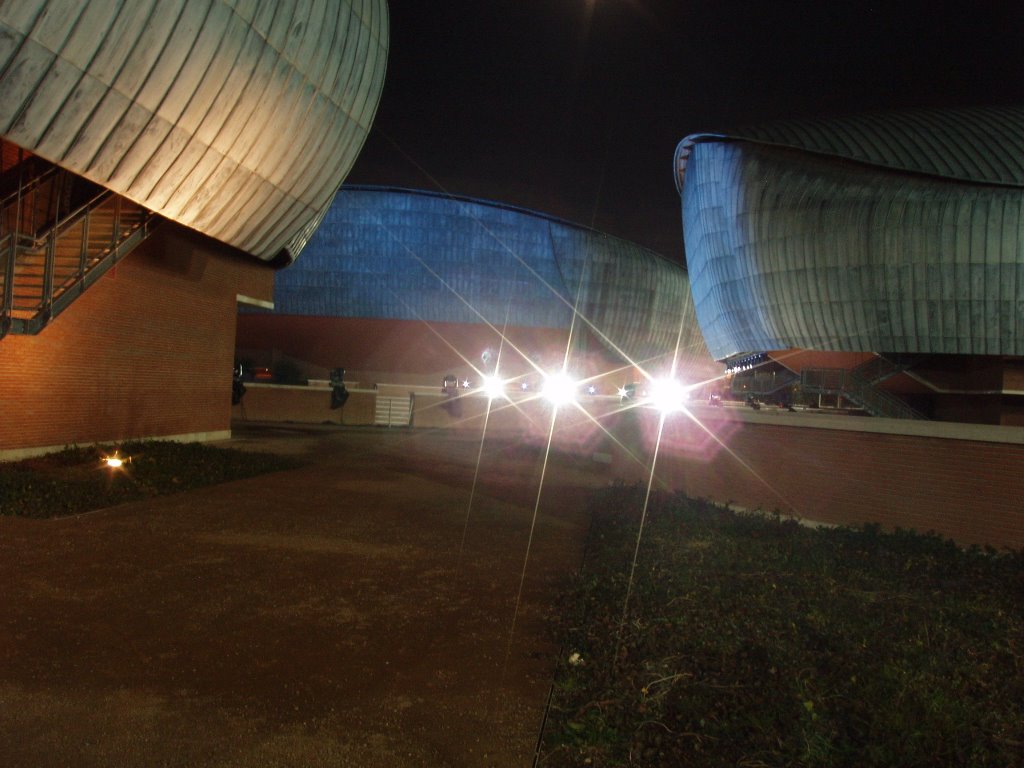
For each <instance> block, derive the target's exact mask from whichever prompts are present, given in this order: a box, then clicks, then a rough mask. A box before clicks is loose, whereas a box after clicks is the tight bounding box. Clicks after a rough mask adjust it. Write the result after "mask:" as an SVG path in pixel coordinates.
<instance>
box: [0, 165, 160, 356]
mask: <svg viewBox="0 0 1024 768" xmlns="http://www.w3.org/2000/svg"><path fill="white" fill-rule="evenodd" d="M40 167H42V168H43V170H42V172H41V173H40V176H39V177H37V178H34V179H30V180H28V181H26V182H25V183H24V184H23V185H22V186H21V187H20V188H19V189H18V190H17V191H16V192H13V193H10V194H8V195H7V196H6V197H5V198H3V199H2V200H0V298H2V300H3V303H2V313H0V338H2V337H3V336H4V335H6V334H7V333H27V334H34V333H38V332H39V331H40V330H42V328H43V327H45V326H46V324H47V323H49V322H50V320H52V319H53V317H55V316H56V315H57V314H59V313H60V312H61V311H63V310H64V309H65V308H66V307H67V306H68V305H69V304H70V303H71V302H72V301H73V300H74V299H75V298H77V296H79V295H80V294H81V293H82V292H83V291H84V290H85V289H86V288H87V287H88V286H89V285H91V284H92V283H93V282H95V281H96V280H97V279H99V277H100V276H101V275H102V274H103V273H105V272H106V271H107V270H108V269H109V268H110V267H111V266H113V265H114V264H115V263H116V262H117V261H118V260H119V259H121V258H123V257H124V255H125V254H127V253H128V252H129V251H130V250H131V249H132V248H134V247H135V246H136V245H138V243H139V242H141V241H142V240H143V239H145V238H146V237H147V236H148V234H149V231H150V230H151V229H152V226H153V225H154V224H155V223H156V218H155V217H154V216H153V214H152V213H151V212H150V211H148V210H146V209H145V208H142V207H141V206H138V205H136V204H134V203H132V202H131V201H129V200H126V199H124V198H121V197H119V196H117V195H115V194H114V193H112V192H110V191H108V190H104V189H102V188H101V187H97V186H95V185H93V184H91V183H89V182H87V181H85V180H83V179H79V178H78V177H75V176H74V175H72V174H70V173H68V172H66V171H62V170H60V169H57V168H55V167H53V166H42V165H40ZM62 211H63V215H59V214H60V212H62Z"/></svg>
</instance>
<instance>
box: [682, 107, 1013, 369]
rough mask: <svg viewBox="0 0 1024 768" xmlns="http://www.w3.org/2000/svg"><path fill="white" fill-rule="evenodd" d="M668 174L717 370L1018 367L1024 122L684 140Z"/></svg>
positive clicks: (839, 128)
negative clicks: (798, 356) (760, 361)
mask: <svg viewBox="0 0 1024 768" xmlns="http://www.w3.org/2000/svg"><path fill="white" fill-rule="evenodd" d="M676 171H677V184H678V187H679V190H680V194H681V197H682V209H683V231H684V239H685V245H686V258H687V264H688V268H689V274H690V279H691V282H692V287H693V295H694V301H695V304H696V312H697V318H698V320H699V322H700V327H701V329H702V330H703V333H704V337H705V339H706V341H707V344H708V348H709V350H710V351H711V353H712V355H713V356H714V357H715V358H716V359H719V360H722V359H725V358H728V357H730V356H732V355H736V354H739V353H743V352H751V351H765V350H777V349H785V348H790V347H801V348H809V349H826V350H849V351H872V352H879V353H885V352H906V353H953V354H980V355H1024V108H1020V107H1007V108H988V109H974V110H957V111H921V112H910V113H902V114H878V115H869V116H862V117H858V118H855V119H847V120H807V121H792V122H780V123H775V124H769V125H764V126H761V127H755V128H750V129H746V130H742V131H737V132H729V133H720V134H712V133H703V134H695V135H692V136H689V137H687V138H686V139H684V140H683V141H682V142H681V143H680V144H679V146H678V148H677V150H676Z"/></svg>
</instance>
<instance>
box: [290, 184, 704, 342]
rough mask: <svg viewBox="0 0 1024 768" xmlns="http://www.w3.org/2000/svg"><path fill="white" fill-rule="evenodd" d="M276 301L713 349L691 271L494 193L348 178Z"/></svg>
mask: <svg viewBox="0 0 1024 768" xmlns="http://www.w3.org/2000/svg"><path fill="white" fill-rule="evenodd" d="M274 304H275V312H277V313H282V314H303V315H319V316H333V317H371V318H390V319H408V320H414V319H415V320H426V321H431V322H456V323H487V324H491V325H493V326H495V327H497V328H501V327H502V325H503V324H505V323H508V324H509V325H513V326H527V327H548V328H568V327H569V326H570V324H572V323H573V322H574V311H573V308H574V307H578V308H579V314H578V316H577V318H576V321H575V322H577V323H584V324H586V325H588V326H589V327H590V328H591V329H592V330H593V331H594V333H595V334H596V335H597V336H598V338H599V339H601V340H602V341H603V342H604V343H605V344H606V345H607V346H608V347H609V348H610V349H611V350H613V351H615V352H617V353H619V354H620V355H621V356H622V357H624V358H625V359H627V360H642V359H648V358H652V357H656V356H660V355H664V354H666V353H667V354H671V353H672V352H673V350H674V349H675V345H676V343H677V340H678V338H679V334H680V329H681V328H682V333H683V336H682V341H681V347H680V348H681V353H682V354H683V355H684V356H693V357H699V358H700V359H701V360H702V361H708V360H709V359H710V358H709V356H708V354H707V350H706V348H705V347H704V342H703V339H702V338H701V335H700V331H699V329H698V327H697V322H696V316H695V314H694V310H693V299H692V297H691V295H690V286H689V280H688V278H687V276H686V271H685V270H684V269H683V268H682V267H681V266H680V265H678V264H675V263H672V262H669V261H667V260H666V259H664V258H662V257H661V256H659V255H657V254H655V253H654V252H652V251H649V250H647V249H645V248H642V247H641V246H638V245H636V244H634V243H630V242H627V241H625V240H620V239H619V238H615V237H612V236H610V235H606V234H603V233H601V232H597V231H594V230H592V229H587V228H585V227H581V226H577V225H574V224H570V223H569V222H566V221H562V220H560V219H556V218H553V217H550V216H547V215H544V214H539V213H535V212H532V211H527V210H525V209H522V208H515V207H511V206H506V205H501V204H497V203H493V202H488V201H483V200H473V199H470V198H462V197H453V196H450V195H441V194H435V193H430V192H422V191H415V190H407V189H396V188H385V187H354V186H346V187H343V188H342V189H341V190H340V191H339V193H338V195H337V197H336V198H335V201H334V204H333V205H332V206H331V208H330V210H329V211H328V212H327V215H326V216H325V218H324V221H323V223H322V224H321V226H320V228H319V229H318V230H317V231H316V233H315V234H314V235H313V237H312V239H311V240H310V243H309V245H308V247H307V249H306V251H305V253H304V255H303V257H302V259H300V260H299V261H297V262H296V263H295V264H294V265H292V266H291V267H289V268H288V269H286V270H283V271H282V272H281V273H279V274H278V277H277V281H276V286H275V290H274Z"/></svg>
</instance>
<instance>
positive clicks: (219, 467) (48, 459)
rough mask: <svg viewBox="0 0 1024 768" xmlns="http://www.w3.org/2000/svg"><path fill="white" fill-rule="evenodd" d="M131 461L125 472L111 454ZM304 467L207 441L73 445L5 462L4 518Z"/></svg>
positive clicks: (1, 476) (0, 489)
mask: <svg viewBox="0 0 1024 768" xmlns="http://www.w3.org/2000/svg"><path fill="white" fill-rule="evenodd" d="M114 454H116V455H118V456H120V457H122V458H125V459H129V458H130V461H128V462H127V463H125V464H124V465H123V466H122V467H121V468H119V469H112V468H110V467H108V466H107V465H106V462H105V461H104V457H106V456H112V455H114ZM297 466H300V462H298V461H296V460H294V459H291V458H287V457H281V456H275V455H273V454H264V453H248V452H245V451H238V450H234V449H228V448H215V447H213V446H209V445H203V444H199V443H175V442H168V441H152V442H128V443H124V444H122V445H118V446H88V447H78V446H74V447H69V448H66V449H64V450H63V451H60V452H57V453H51V454H47V455H45V456H39V457H36V458H31V459H25V460H23V461H18V462H8V463H4V464H0V514H3V515H18V516H23V517H34V518H48V517H59V516H62V515H71V514H75V513H79V512H86V511H89V510H93V509H101V508H103V507H109V506H113V505H114V504H120V503H122V502H126V501H134V500H136V499H143V498H148V497H152V496H162V495H166V494H170V493H177V492H179V491H184V490H189V489H193V488H202V487H204V486H207V485H214V484H217V483H223V482H227V481H229V480H239V479H241V478H245V477H251V476H253V475H259V474H263V473H265V472H274V471H277V470H282V469H291V468H294V467H297Z"/></svg>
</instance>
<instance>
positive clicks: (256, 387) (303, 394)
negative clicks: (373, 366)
mask: <svg viewBox="0 0 1024 768" xmlns="http://www.w3.org/2000/svg"><path fill="white" fill-rule="evenodd" d="M376 399H377V393H376V392H374V391H372V390H367V391H356V390H350V391H349V396H348V400H347V401H346V402H345V405H344V406H343V407H341V408H335V409H332V408H331V388H330V387H327V386H309V387H302V386H279V385H274V384H246V385H245V395H244V396H243V397H242V402H241V403H239V404H238V405H235V406H232V409H231V415H232V418H234V419H238V420H241V421H291V422H295V423H298V424H342V425H346V426H358V425H366V424H373V409H374V403H375V401H376Z"/></svg>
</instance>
